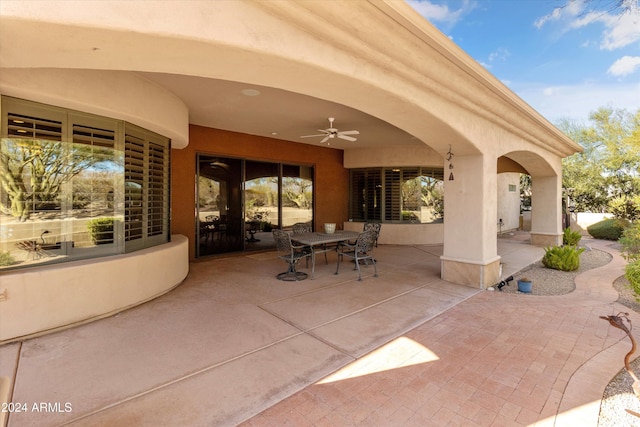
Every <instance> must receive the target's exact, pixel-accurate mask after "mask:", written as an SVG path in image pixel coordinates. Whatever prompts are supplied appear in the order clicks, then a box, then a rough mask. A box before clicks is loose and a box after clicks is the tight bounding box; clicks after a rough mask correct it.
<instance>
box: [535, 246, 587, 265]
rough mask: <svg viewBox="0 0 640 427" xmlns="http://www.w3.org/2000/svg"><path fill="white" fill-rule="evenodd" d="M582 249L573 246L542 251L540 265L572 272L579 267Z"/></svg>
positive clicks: (555, 247)
mask: <svg viewBox="0 0 640 427" xmlns="http://www.w3.org/2000/svg"><path fill="white" fill-rule="evenodd" d="M582 252H584V248H576V247H575V246H552V247H548V248H545V249H544V257H542V264H543V265H544V266H545V267H547V268H553V269H555V270H562V271H574V270H577V269H578V268H579V267H580V254H581V253H582Z"/></svg>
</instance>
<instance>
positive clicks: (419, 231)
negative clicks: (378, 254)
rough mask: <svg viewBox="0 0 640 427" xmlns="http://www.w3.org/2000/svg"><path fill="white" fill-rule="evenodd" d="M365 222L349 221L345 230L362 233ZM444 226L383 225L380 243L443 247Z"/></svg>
mask: <svg viewBox="0 0 640 427" xmlns="http://www.w3.org/2000/svg"><path fill="white" fill-rule="evenodd" d="M363 226H364V223H363V222H355V221H353V222H352V221H348V222H345V223H344V224H343V227H344V229H345V230H348V231H362V229H363ZM443 236H444V224H443V223H434V224H388V223H384V224H382V227H381V228H380V237H379V238H378V243H379V244H381V245H441V244H442V242H443V239H444V237H443Z"/></svg>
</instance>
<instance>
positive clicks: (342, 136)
mask: <svg viewBox="0 0 640 427" xmlns="http://www.w3.org/2000/svg"><path fill="white" fill-rule="evenodd" d="M338 138H340V139H346V140H347V141H357V140H358V138H354V137H352V136H347V135H344V134H342V133H339V134H338Z"/></svg>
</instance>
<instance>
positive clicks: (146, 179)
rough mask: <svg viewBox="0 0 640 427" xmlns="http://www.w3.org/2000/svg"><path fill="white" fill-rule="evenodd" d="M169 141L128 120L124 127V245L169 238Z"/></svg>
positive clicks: (136, 246)
mask: <svg viewBox="0 0 640 427" xmlns="http://www.w3.org/2000/svg"><path fill="white" fill-rule="evenodd" d="M168 189H169V141H168V139H166V138H163V137H160V136H159V135H156V134H154V133H152V132H149V131H146V130H144V129H142V128H139V127H136V126H133V125H129V124H127V127H126V131H125V216H124V218H125V219H124V230H125V231H124V233H125V248H126V251H127V252H129V251H131V250H136V249H139V248H141V247H147V246H152V245H154V244H158V243H162V242H164V241H167V239H168V230H169V220H168V217H169V190H168Z"/></svg>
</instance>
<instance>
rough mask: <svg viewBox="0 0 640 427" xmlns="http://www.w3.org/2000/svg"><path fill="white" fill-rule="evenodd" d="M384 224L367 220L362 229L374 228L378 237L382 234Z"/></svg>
mask: <svg viewBox="0 0 640 427" xmlns="http://www.w3.org/2000/svg"><path fill="white" fill-rule="evenodd" d="M381 228H382V224H381V223H379V222H365V223H364V227H363V230H362V231H368V230H373V231H374V232H375V233H376V239H377V238H378V236H380V229H381Z"/></svg>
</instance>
